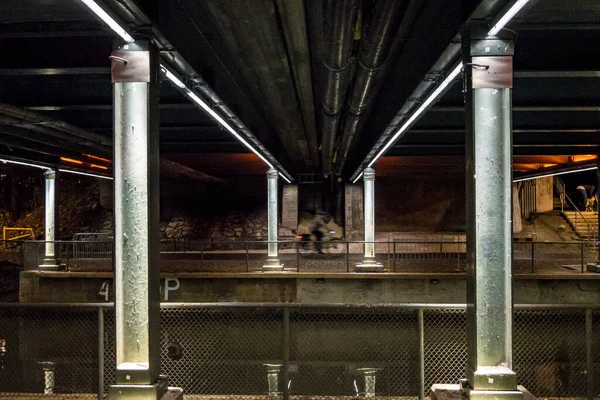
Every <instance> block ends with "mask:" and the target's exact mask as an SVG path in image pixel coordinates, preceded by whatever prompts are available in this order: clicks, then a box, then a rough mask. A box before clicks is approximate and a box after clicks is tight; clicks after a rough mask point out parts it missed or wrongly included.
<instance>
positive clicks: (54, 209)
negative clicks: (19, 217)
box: [39, 169, 60, 271]
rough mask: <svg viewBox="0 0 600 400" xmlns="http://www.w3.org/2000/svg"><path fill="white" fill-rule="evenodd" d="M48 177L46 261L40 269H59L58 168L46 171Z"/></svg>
mask: <svg viewBox="0 0 600 400" xmlns="http://www.w3.org/2000/svg"><path fill="white" fill-rule="evenodd" d="M44 177H45V178H46V190H45V197H44V214H45V219H44V240H45V244H44V261H43V264H42V265H40V266H39V269H40V270H44V271H57V270H59V269H60V262H59V261H58V259H57V255H56V246H55V243H54V241H55V240H56V233H57V232H58V219H59V217H58V196H57V192H58V180H59V172H58V169H51V170H48V171H46V172H44Z"/></svg>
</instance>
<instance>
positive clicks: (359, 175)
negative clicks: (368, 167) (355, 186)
mask: <svg viewBox="0 0 600 400" xmlns="http://www.w3.org/2000/svg"><path fill="white" fill-rule="evenodd" d="M363 174H364V172H361V173H360V174H358V176H357V177H356V179H355V180H354V181H352V183H356V182H358V180H359V179H360V178H362V176H363Z"/></svg>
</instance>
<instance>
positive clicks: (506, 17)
mask: <svg viewBox="0 0 600 400" xmlns="http://www.w3.org/2000/svg"><path fill="white" fill-rule="evenodd" d="M529 1H530V0H517V1H516V2H514V3H513V5H512V6H510V7H509V8H508V9H507V10H506V12H505V13H504V14H502V15H501V16H500V17H499V18H498V20H497V22H495V23H494V24H493V26H492V28H491V29H490V30H489V31H488V35H489V36H495V35H496V34H497V33H498V32H500V31H501V30H502V29H504V27H505V26H506V25H507V24H508V23H509V22H510V21H511V20H512V19H513V18H514V17H515V15H517V14H518V13H519V11H521V10H522V9H523V7H525V5H526V4H527V3H528V2H529ZM462 68H463V63H462V62H459V63H458V64H457V65H456V66H455V67H454V69H453V70H452V72H450V74H448V76H447V77H446V79H444V81H443V82H442V83H441V84H440V85H439V86H438V87H437V89H436V90H434V91H433V93H431V94H430V95H429V96H428V97H427V99H426V100H425V101H424V102H423V104H421V106H420V107H419V108H418V109H417V110H416V111H415V112H414V113H413V114H412V115H411V116H410V118H409V119H408V120H407V121H406V122H405V123H404V124H403V125H402V126H401V127H400V129H398V131H397V132H396V133H395V134H394V136H392V137H391V139H389V140H388V142H387V144H386V145H385V146H384V147H383V148H382V149H381V150H380V151H379V152H378V153H377V155H376V156H375V157H374V158H373V160H371V162H370V163H369V164H368V166H369V167H372V166H373V164H375V163H376V162H377V160H378V159H379V158H380V157H381V156H383V155H384V154H385V152H386V151H387V150H388V149H389V148H390V147H391V146H392V145H393V144H394V142H395V141H396V140H397V139H398V138H399V137H400V135H402V134H403V133H404V132H406V131H407V130H408V129H409V128H410V127H411V125H412V124H413V123H414V122H415V121H416V120H417V118H418V117H419V116H420V115H421V114H423V113H424V112H425V111H427V109H428V108H429V106H430V105H431V103H433V102H434V101H435V100H437V98H438V97H439V96H440V95H441V94H442V93H443V91H444V90H445V89H446V88H447V87H448V85H450V84H451V83H452V82H453V81H454V79H455V78H456V77H457V76H458V74H459V73H460V71H461V70H462ZM362 175H363V173H362V172H361V173H360V174H359V175H358V176H357V177H356V179H355V180H354V181H353V183H356V182H357V181H358V180H359V179H360V178H361V176H362Z"/></svg>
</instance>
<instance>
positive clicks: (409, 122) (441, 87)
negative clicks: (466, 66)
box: [368, 62, 463, 167]
mask: <svg viewBox="0 0 600 400" xmlns="http://www.w3.org/2000/svg"><path fill="white" fill-rule="evenodd" d="M462 67H463V63H462V62H460V63H458V65H457V66H456V67H455V68H454V69H453V70H452V72H450V74H449V75H448V76H447V77H446V79H444V81H443V82H442V83H441V84H440V85H439V86H438V87H437V89H435V90H434V91H433V93H431V94H430V95H429V97H427V100H425V101H424V102H423V104H421V106H420V107H419V108H418V109H417V110H416V111H415V112H414V113H413V114H412V115H411V116H410V118H409V119H408V120H407V121H406V122H405V123H404V125H402V127H400V129H398V131H397V132H396V133H395V134H394V136H392V138H391V139H390V140H388V142H387V144H386V145H385V146H383V148H382V149H381V150H380V151H379V153H377V155H376V156H375V158H373V160H371V162H370V163H369V165H368V166H369V167H372V166H373V164H375V163H376V162H377V160H378V159H379V158H380V157H381V156H382V155H383V154H384V153H385V152H386V151H387V149H389V148H390V146H392V145H393V144H394V142H395V141H396V139H398V137H400V135H402V134H403V133H404V132H405V131H406V130H407V129H408V128H409V127H410V126H411V125H412V123H413V122H415V120H416V119H417V118H418V117H419V115H421V114H422V113H423V112H424V111H426V110H427V108H428V107H429V106H430V105H431V103H433V102H434V101H435V100H436V99H437V97H438V96H439V95H440V94H441V93H442V92H443V91H444V89H446V87H447V86H448V85H450V83H452V81H453V80H454V79H455V78H456V77H457V76H458V74H459V73H460V71H461V70H462Z"/></svg>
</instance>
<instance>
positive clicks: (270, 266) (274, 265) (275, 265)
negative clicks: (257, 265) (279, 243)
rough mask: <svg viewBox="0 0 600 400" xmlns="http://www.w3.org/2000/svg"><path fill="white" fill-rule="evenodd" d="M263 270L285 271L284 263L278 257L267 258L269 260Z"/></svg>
mask: <svg viewBox="0 0 600 400" xmlns="http://www.w3.org/2000/svg"><path fill="white" fill-rule="evenodd" d="M263 272H283V264H282V263H281V262H279V259H278V258H267V262H266V263H265V265H263Z"/></svg>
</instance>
